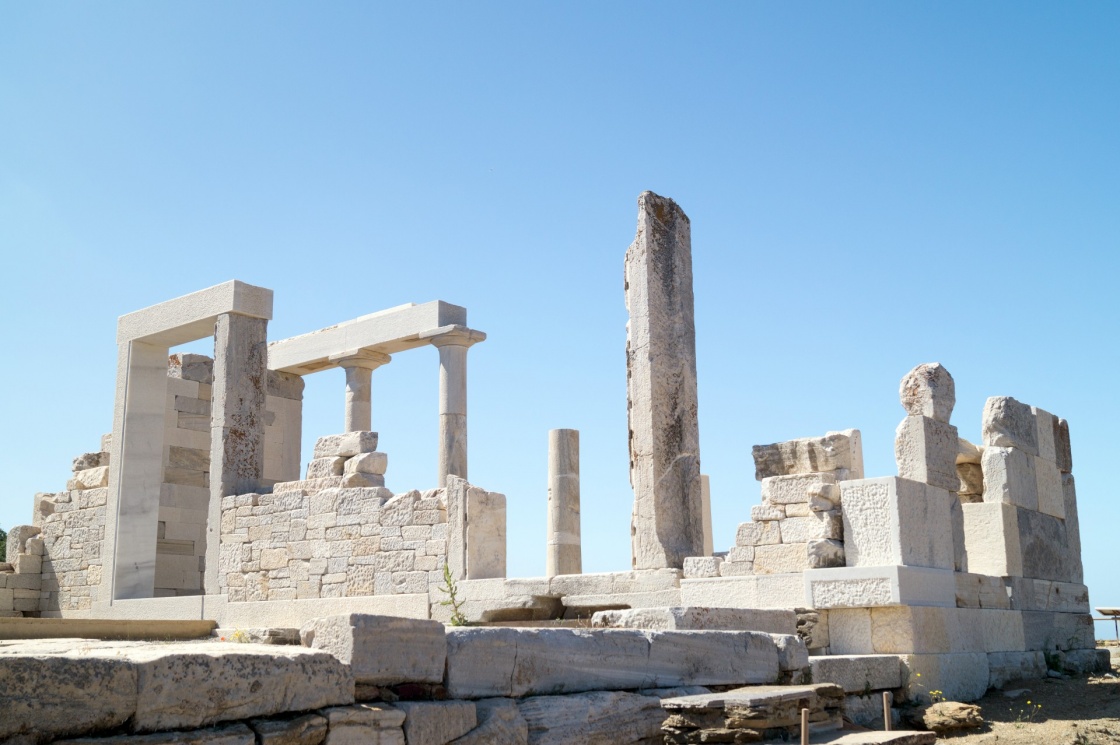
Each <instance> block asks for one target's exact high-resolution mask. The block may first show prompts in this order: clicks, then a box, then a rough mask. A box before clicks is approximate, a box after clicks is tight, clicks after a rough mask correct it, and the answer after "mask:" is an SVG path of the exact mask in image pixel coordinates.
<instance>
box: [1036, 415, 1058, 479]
mask: <svg viewBox="0 0 1120 745" xmlns="http://www.w3.org/2000/svg"><path fill="white" fill-rule="evenodd" d="M1031 413H1032V414H1033V415H1034V421H1035V428H1036V432H1037V434H1036V436H1035V439H1036V440H1037V442H1038V457H1039V458H1042V459H1043V460H1047V461H1050V462H1051V463H1053V464H1055V465H1057V463H1058V453H1057V450H1056V449H1055V448H1056V442H1055V438H1054V432H1055V430H1057V429H1058V417H1056V416H1054V415H1053V414H1051V413H1050V412H1048V411H1044V410H1042V409H1040V408H1038V407H1037V406H1032V407H1031Z"/></svg>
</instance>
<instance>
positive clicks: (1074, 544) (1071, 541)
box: [1062, 473, 1085, 582]
mask: <svg viewBox="0 0 1120 745" xmlns="http://www.w3.org/2000/svg"><path fill="white" fill-rule="evenodd" d="M1062 497H1063V498H1064V500H1065V506H1064V511H1065V514H1066V547H1067V549H1068V550H1069V572H1070V576H1069V580H1070V581H1071V582H1084V581H1085V570H1084V566H1083V564H1082V559H1081V521H1080V519H1079V518H1078V516H1077V487H1076V485H1075V484H1074V480H1073V475H1072V474H1068V473H1063V474H1062Z"/></svg>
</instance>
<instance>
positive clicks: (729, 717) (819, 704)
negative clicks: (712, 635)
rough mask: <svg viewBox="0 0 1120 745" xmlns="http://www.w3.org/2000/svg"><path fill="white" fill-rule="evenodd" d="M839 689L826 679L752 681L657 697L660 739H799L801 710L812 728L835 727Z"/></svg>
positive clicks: (840, 699) (840, 700) (839, 706)
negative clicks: (799, 682)
mask: <svg viewBox="0 0 1120 745" xmlns="http://www.w3.org/2000/svg"><path fill="white" fill-rule="evenodd" d="M843 702H844V692H843V691H842V690H841V689H840V687H839V686H836V685H832V684H830V683H814V684H811V685H794V686H752V687H748V688H739V689H736V690H731V691H727V692H726V693H710V694H702V695H693V696H681V697H677V698H671V699H667V700H664V701H662V707H663V708H664V709H665V710H666V712H668V714H669V717H668V718H667V719H666V720H665V724H664V726H663V728H662V731H663V732H664V733H665V742H757V741H759V740H761V739H763V738H765V739H766V740H767V741H769V742H777V741H786V742H788V741H791V740H795V739H799V735H800V725H801V712H802V710H803V709H807V710H808V719H809V722H810V723H811V725H812V729H813V730H814V731H815V732H817V733H821V732H824V731H827V730H835V729H839V728H840V726H841V725H842V716H841V710H842V706H843Z"/></svg>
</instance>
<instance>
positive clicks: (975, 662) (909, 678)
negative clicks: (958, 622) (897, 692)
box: [900, 652, 988, 703]
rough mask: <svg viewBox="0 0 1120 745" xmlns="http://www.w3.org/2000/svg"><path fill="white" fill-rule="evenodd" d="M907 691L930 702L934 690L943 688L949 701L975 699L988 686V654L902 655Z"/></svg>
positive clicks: (910, 695)
mask: <svg viewBox="0 0 1120 745" xmlns="http://www.w3.org/2000/svg"><path fill="white" fill-rule="evenodd" d="M900 659H901V660H902V670H903V676H902V688H903V693H904V695H905V696H906V697H908V698H910V699H914V700H917V701H918V702H920V703H929V702H930V697H929V692H930V691H941V696H942V697H943V698H945V699H946V700H949V701H965V702H967V701H975V700H976V699H978V698H980V697H981V696H983V695H984V693H985V692H986V691H987V690H988V655H986V654H984V653H983V652H969V653H963V654H907V655H901V656H900Z"/></svg>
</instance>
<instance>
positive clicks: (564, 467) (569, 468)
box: [545, 429, 583, 577]
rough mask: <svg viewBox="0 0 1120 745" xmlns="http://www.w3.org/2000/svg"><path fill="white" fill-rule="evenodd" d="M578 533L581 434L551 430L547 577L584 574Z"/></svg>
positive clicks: (572, 431) (572, 430) (549, 434)
mask: <svg viewBox="0 0 1120 745" xmlns="http://www.w3.org/2000/svg"><path fill="white" fill-rule="evenodd" d="M579 530H580V519H579V430H576V429H553V430H549V433H548V540H547V544H548V554H547V556H546V557H545V574H546V575H547V576H549V577H555V576H556V575H558V574H580V573H581V572H582V571H583V561H582V556H581V549H580V534H579Z"/></svg>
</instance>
